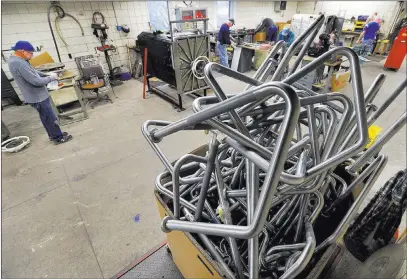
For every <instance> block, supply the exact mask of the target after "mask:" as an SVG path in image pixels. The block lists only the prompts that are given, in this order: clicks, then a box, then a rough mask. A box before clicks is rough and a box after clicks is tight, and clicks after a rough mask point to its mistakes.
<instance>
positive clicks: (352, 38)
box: [339, 31, 362, 47]
mask: <svg viewBox="0 0 407 279" xmlns="http://www.w3.org/2000/svg"><path fill="white" fill-rule="evenodd" d="M361 33H362V32H355V31H342V32H341V35H340V36H339V39H341V37H342V38H344V40H343V42H344V44H343V46H347V47H352V46H353V43H354V42H355V38H356V39H358V38H359V36H360V34H361ZM346 39H350V43H349V44H345V42H346Z"/></svg>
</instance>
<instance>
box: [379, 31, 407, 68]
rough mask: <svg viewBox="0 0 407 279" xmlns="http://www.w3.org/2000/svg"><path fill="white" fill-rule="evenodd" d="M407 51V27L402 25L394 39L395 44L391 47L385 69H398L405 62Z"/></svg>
mask: <svg viewBox="0 0 407 279" xmlns="http://www.w3.org/2000/svg"><path fill="white" fill-rule="evenodd" d="M406 53H407V27H402V28H401V29H400V32H399V34H398V35H397V37H396V38H395V39H394V42H393V46H392V47H391V49H390V52H389V56H387V59H386V63H384V68H385V69H392V70H396V71H397V70H398V69H400V67H401V63H403V60H404V57H405V56H406Z"/></svg>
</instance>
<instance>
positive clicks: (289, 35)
mask: <svg viewBox="0 0 407 279" xmlns="http://www.w3.org/2000/svg"><path fill="white" fill-rule="evenodd" d="M278 41H284V42H286V44H287V46H290V45H291V44H292V43H293V42H294V32H293V31H291V30H290V27H288V26H286V27H284V29H283V30H281V31H280V33H278Z"/></svg>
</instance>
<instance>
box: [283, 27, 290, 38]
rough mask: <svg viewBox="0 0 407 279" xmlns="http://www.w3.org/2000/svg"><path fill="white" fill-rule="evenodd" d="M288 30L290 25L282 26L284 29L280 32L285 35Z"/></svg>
mask: <svg viewBox="0 0 407 279" xmlns="http://www.w3.org/2000/svg"><path fill="white" fill-rule="evenodd" d="M289 31H290V27H288V26H286V27H284V29H283V31H282V32H281V33H282V34H283V36H287V35H288V32H289Z"/></svg>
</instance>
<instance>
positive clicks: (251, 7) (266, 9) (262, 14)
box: [234, 0, 297, 29]
mask: <svg viewBox="0 0 407 279" xmlns="http://www.w3.org/2000/svg"><path fill="white" fill-rule="evenodd" d="M234 5H236V6H235V9H236V12H235V13H236V14H235V18H236V28H242V27H246V28H249V29H252V28H256V27H257V25H258V24H259V23H260V22H261V20H262V18H266V17H268V18H271V19H272V20H273V21H274V22H286V21H287V20H290V19H291V18H292V17H293V15H294V14H295V13H296V10H297V2H291V1H289V2H287V6H286V10H285V11H281V12H275V11H274V5H275V1H264V0H262V1H236V2H234Z"/></svg>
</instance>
